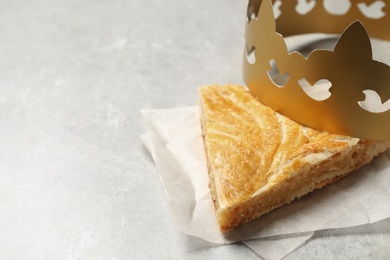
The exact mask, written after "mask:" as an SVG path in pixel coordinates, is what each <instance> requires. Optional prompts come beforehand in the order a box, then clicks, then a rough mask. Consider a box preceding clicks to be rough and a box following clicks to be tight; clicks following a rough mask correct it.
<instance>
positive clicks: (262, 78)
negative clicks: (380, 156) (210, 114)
mask: <svg viewBox="0 0 390 260" xmlns="http://www.w3.org/2000/svg"><path fill="white" fill-rule="evenodd" d="M362 1H363V0H359V1H349V0H344V1H340V0H338V1H332V0H329V1H326V0H324V1H315V0H309V1H307V0H298V1H293V0H286V1H281V0H277V1H272V2H271V1H270V0H264V1H262V0H250V1H249V4H248V11H247V16H248V23H247V27H246V33H245V39H246V51H245V54H244V56H245V57H244V66H243V72H244V81H245V84H246V85H247V87H248V88H249V90H250V92H251V93H252V94H253V95H254V96H256V97H257V98H258V99H259V100H260V101H261V102H262V103H264V104H265V105H267V106H269V107H271V108H273V109H274V110H276V111H278V112H279V113H281V114H283V115H285V116H287V117H289V118H291V119H293V120H295V121H297V122H299V123H301V124H304V125H307V126H310V127H312V128H316V129H319V130H326V131H329V132H333V133H337V134H342V135H348V136H354V137H359V138H364V139H377V140H390V110H389V109H386V106H385V105H388V104H387V103H389V102H390V101H389V102H387V103H386V104H383V101H387V100H388V99H389V98H390V67H389V65H387V64H385V63H383V62H379V61H376V60H373V58H372V57H373V55H372V47H371V42H370V38H369V36H368V35H370V36H372V37H374V38H379V39H382V40H386V41H389V40H390V29H389V26H390V14H387V11H390V1H389V0H386V1H372V0H371V1H365V2H362ZM331 2H337V4H338V6H337V8H333V7H332V5H331V4H332V3H331ZM321 3H322V4H321ZM302 7H303V8H302ZM274 11H275V13H274ZM275 17H277V19H276V22H275ZM345 28H346V29H345ZM366 30H367V31H366ZM314 32H316V33H318V32H319V33H332V34H340V33H342V34H341V36H340V38H339V39H338V41H337V43H336V45H335V47H334V49H333V50H314V51H312V52H311V53H310V55H308V56H307V57H305V56H304V55H303V54H302V53H300V52H297V51H293V52H289V51H288V48H287V45H286V42H285V39H284V38H283V36H291V35H296V34H306V33H314ZM282 35H283V36H282ZM317 89H321V90H322V91H323V90H325V91H323V92H325V93H326V95H322V96H318V95H317V96H316V95H314V94H313V91H315V90H317ZM314 93H315V92H314ZM370 94H372V97H376V100H373V101H374V103H375V102H377V103H378V104H377V107H376V108H367V107H366V106H365V103H367V102H368V101H369V100H368V97H369V96H370ZM387 107H388V106H387Z"/></svg>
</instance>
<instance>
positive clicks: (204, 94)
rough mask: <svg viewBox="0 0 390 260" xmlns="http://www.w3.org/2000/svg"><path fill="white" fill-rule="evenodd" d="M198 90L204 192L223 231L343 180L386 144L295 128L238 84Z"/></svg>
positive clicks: (289, 121)
mask: <svg viewBox="0 0 390 260" xmlns="http://www.w3.org/2000/svg"><path fill="white" fill-rule="evenodd" d="M199 93H200V112H201V113H200V114H201V123H202V129H203V138H204V144H205V149H206V156H207V164H208V173H209V180H210V183H209V186H210V192H211V196H212V200H213V203H214V206H215V211H216V217H217V221H218V224H219V226H220V229H221V230H223V231H228V230H231V229H233V228H234V227H237V226H239V225H242V224H244V223H247V222H249V221H251V220H254V219H256V218H258V217H260V216H261V215H263V214H265V213H267V212H269V211H271V210H273V209H275V208H277V207H280V206H282V205H284V204H288V203H290V202H291V201H292V200H294V199H296V198H299V197H301V196H303V195H305V194H307V193H309V192H311V191H313V190H315V189H318V188H321V187H323V186H325V185H327V184H330V183H333V182H335V181H337V180H339V179H341V178H343V177H345V176H346V175H348V174H349V173H351V172H353V171H355V170H357V169H359V168H360V167H362V166H363V165H365V164H367V163H369V162H370V161H371V160H372V159H373V158H374V157H375V156H376V155H378V154H380V153H382V152H384V151H385V150H386V149H387V148H388V147H390V142H380V141H368V140H361V139H358V138H353V137H347V136H340V135H335V134H330V133H328V132H323V131H317V130H314V129H311V128H308V127H305V126H302V125H300V124H298V123H296V122H294V121H292V120H290V119H288V118H287V117H284V116H282V115H280V114H278V113H276V112H275V111H274V110H272V109H270V108H269V107H266V106H264V105H262V104H261V103H260V102H259V101H258V100H257V99H256V98H254V97H253V96H252V95H251V94H250V93H249V92H247V91H246V90H245V88H243V87H241V86H235V85H226V86H216V85H210V86H204V87H201V88H200V90H199Z"/></svg>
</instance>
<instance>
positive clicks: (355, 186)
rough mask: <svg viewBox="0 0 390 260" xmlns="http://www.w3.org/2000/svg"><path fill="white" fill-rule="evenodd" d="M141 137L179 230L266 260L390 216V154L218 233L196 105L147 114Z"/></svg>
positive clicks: (145, 112) (146, 110) (281, 256)
mask: <svg viewBox="0 0 390 260" xmlns="http://www.w3.org/2000/svg"><path fill="white" fill-rule="evenodd" d="M141 113H142V116H143V117H144V119H145V122H146V126H147V133H146V134H145V135H143V136H141V139H142V140H143V142H144V144H145V147H147V149H148V150H149V151H150V153H151V154H152V156H153V159H154V161H155V163H156V167H157V169H158V173H159V175H160V178H161V181H162V184H163V185H164V189H165V193H166V196H167V199H168V201H169V205H170V209H171V213H172V218H173V220H174V223H175V225H176V226H177V228H178V229H179V230H180V231H182V232H184V233H186V234H189V235H192V236H196V237H199V238H202V239H204V240H207V241H210V242H213V243H223V244H226V243H232V242H236V241H243V242H244V243H245V244H246V245H247V246H248V247H250V248H251V249H252V250H253V251H255V252H257V253H258V254H259V255H261V256H262V257H265V258H266V259H280V258H283V257H284V256H286V255H288V254H289V253H291V252H292V251H293V250H294V249H296V248H298V247H299V246H300V245H301V244H302V243H303V242H304V241H306V240H307V239H309V238H310V237H311V236H312V234H313V233H314V231H316V230H322V229H334V228H344V227H353V226H357V225H362V224H368V223H374V222H377V221H380V220H383V219H386V218H389V217H390V203H388V202H389V201H390V188H389V187H388V184H389V183H390V161H389V158H390V153H389V152H387V153H385V154H383V155H381V156H379V157H377V158H376V159H375V160H374V161H373V162H372V163H371V164H369V165H368V166H365V167H364V168H362V169H361V170H359V171H358V172H356V173H354V174H352V175H350V176H349V177H347V178H345V179H343V180H341V181H339V182H337V183H335V184H332V185H330V186H327V187H325V188H322V189H321V190H317V191H315V192H312V193H311V194H309V195H306V196H304V197H303V198H301V199H299V200H296V201H294V202H293V203H291V204H289V205H285V206H282V207H280V208H278V209H276V210H274V211H272V212H270V213H268V214H266V215H264V216H262V217H260V218H259V219H258V220H255V221H253V222H251V223H249V224H247V225H244V226H242V227H239V228H237V229H235V230H234V231H232V232H230V233H228V234H223V233H221V232H220V231H219V230H218V227H217V223H216V218H215V216H214V209H213V204H212V202H211V197H210V193H209V188H208V174H207V165H206V157H205V153H204V146H203V140H202V136H201V126H200V120H199V113H198V108H197V107H184V108H174V109H165V110H157V109H156V110H148V109H145V110H142V111H141Z"/></svg>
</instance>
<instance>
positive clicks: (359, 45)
mask: <svg viewBox="0 0 390 260" xmlns="http://www.w3.org/2000/svg"><path fill="white" fill-rule="evenodd" d="M334 52H335V53H336V54H338V55H343V56H348V58H349V59H351V60H355V59H356V58H359V59H370V60H371V59H372V48H371V42H370V37H369V36H368V33H367V31H366V29H365V28H364V25H363V24H362V23H361V22H360V21H355V22H353V23H352V24H351V25H350V26H348V28H347V29H345V31H344V32H343V34H342V35H341V37H340V39H339V40H338V42H337V43H336V47H335V49H334Z"/></svg>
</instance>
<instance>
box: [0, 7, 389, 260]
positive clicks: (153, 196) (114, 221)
mask: <svg viewBox="0 0 390 260" xmlns="http://www.w3.org/2000/svg"><path fill="white" fill-rule="evenodd" d="M245 9H246V1H239V0H236V1H233V0H230V1H222V0H214V1H210V0H199V1H180V0H167V1H158V0H110V1H109V0H106V1H104V0H67V1H50V0H30V1H27V0H25V1H23V0H13V1H0V176H1V178H0V259H256V258H257V255H256V254H255V253H253V252H252V251H251V250H249V249H248V248H247V247H246V246H245V245H243V244H242V243H236V244H233V245H227V246H218V245H214V244H211V243H208V242H205V241H203V240H201V239H198V238H194V237H190V236H188V235H185V234H182V233H180V232H179V231H177V230H176V229H175V227H174V225H173V223H172V221H171V219H170V217H169V209H168V203H167V201H166V198H165V194H164V190H163V187H162V185H161V183H160V180H159V177H158V174H157V170H156V168H155V165H154V163H153V160H152V158H151V156H150V155H149V154H148V152H147V151H146V150H145V149H144V148H143V146H142V144H141V141H140V139H139V135H141V134H143V133H144V132H145V130H146V129H145V126H144V122H143V120H142V117H141V114H140V109H142V108H172V107H181V106H189V105H196V102H197V88H198V86H200V85H203V84H209V83H219V84H224V83H239V84H241V83H242V77H241V55H242V50H243V46H244V42H243V30H244V24H245ZM389 233H390V220H384V221H381V222H379V223H377V224H374V225H369V226H364V227H358V228H349V229H343V230H337V231H323V232H318V233H316V234H315V236H314V238H312V239H311V240H309V241H308V242H307V243H305V244H304V245H303V246H302V247H300V248H299V249H298V250H296V251H295V252H293V253H292V254H291V255H289V256H288V257H287V259H313V257H315V258H317V259H318V258H319V259H356V258H362V259H385V258H386V257H388V256H389V255H390V249H389V245H390V235H389Z"/></svg>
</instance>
